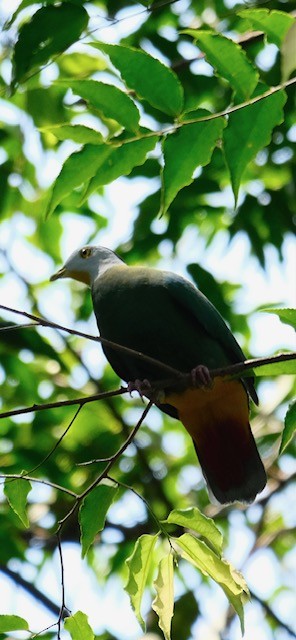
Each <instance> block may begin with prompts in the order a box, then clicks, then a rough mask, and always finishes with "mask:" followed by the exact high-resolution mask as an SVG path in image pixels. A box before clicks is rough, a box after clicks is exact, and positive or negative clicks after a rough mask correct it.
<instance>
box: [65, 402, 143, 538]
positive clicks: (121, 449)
mask: <svg viewBox="0 0 296 640" xmlns="http://www.w3.org/2000/svg"><path fill="white" fill-rule="evenodd" d="M152 405H153V401H152V400H150V401H149V403H148V404H147V406H146V407H145V409H144V411H143V413H142V415H141V417H140V419H139V420H138V422H137V424H136V426H135V427H134V428H133V430H132V431H131V433H130V434H129V436H128V438H127V439H126V440H125V442H124V443H123V444H122V445H121V447H119V449H118V450H117V451H116V453H114V455H113V456H112V457H111V458H110V460H109V461H108V464H107V465H106V467H105V469H103V471H101V473H100V474H99V475H98V476H97V477H96V478H95V480H94V481H93V482H92V483H91V484H90V485H89V486H88V487H87V488H86V489H85V490H84V491H83V492H82V493H81V494H80V495H79V496H77V498H76V500H75V503H74V505H73V507H71V509H70V511H68V513H67V514H66V515H65V516H64V518H63V519H62V520H60V521H59V526H58V530H57V533H59V532H60V531H61V529H62V526H63V525H64V523H65V522H66V521H67V520H68V518H70V516H71V515H72V513H74V511H75V510H76V509H77V507H78V505H79V504H80V503H81V501H82V500H83V499H84V498H85V497H86V496H87V495H88V494H89V493H90V492H91V491H92V489H94V488H95V487H96V486H97V485H98V484H99V483H100V482H101V480H103V478H106V477H107V476H108V474H109V471H110V469H111V468H112V466H113V465H114V463H115V462H116V460H118V458H120V456H121V454H122V453H123V452H124V451H125V450H126V449H127V447H128V446H129V444H131V442H132V441H133V440H134V438H135V436H136V434H137V433H138V431H139V429H140V426H141V424H142V422H143V421H144V420H145V418H146V416H147V413H148V412H149V411H150V409H151V407H152Z"/></svg>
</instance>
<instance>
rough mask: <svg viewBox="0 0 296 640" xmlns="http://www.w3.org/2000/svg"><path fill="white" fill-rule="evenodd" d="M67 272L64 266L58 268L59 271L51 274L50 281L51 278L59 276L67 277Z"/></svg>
mask: <svg viewBox="0 0 296 640" xmlns="http://www.w3.org/2000/svg"><path fill="white" fill-rule="evenodd" d="M69 275H70V274H69V272H68V270H67V269H66V268H65V267H62V268H61V269H59V271H57V272H56V273H54V274H53V276H51V277H50V278H49V280H50V282H52V281H53V280H58V279H59V278H67V277H69Z"/></svg>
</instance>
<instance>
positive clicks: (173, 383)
mask: <svg viewBox="0 0 296 640" xmlns="http://www.w3.org/2000/svg"><path fill="white" fill-rule="evenodd" d="M0 306H1V305H0ZM84 336H85V337H86V338H91V339H93V336H88V335H87V334H84ZM116 346H117V347H120V345H116ZM129 351H132V349H129ZM135 353H137V354H138V356H139V357H142V356H143V359H144V360H147V356H145V355H144V354H141V356H140V352H135ZM291 360H296V352H293V351H291V352H289V353H278V354H277V355H275V356H268V357H266V358H252V359H250V360H245V361H244V362H237V363H235V364H231V365H229V366H228V367H218V368H216V369H210V376H211V378H216V377H217V376H223V377H224V376H237V377H240V376H243V375H244V374H245V372H247V371H252V370H253V369H256V368H257V367H262V366H263V365H266V364H275V363H277V362H288V361H291ZM156 362H158V361H156ZM158 364H159V365H161V364H162V363H161V362H158ZM164 366H165V365H164ZM176 374H177V375H176V376H175V377H174V378H168V379H163V380H156V381H155V382H153V384H152V385H151V386H149V387H147V397H150V395H151V391H159V390H162V389H166V388H170V387H174V388H175V389H177V388H178V387H179V388H180V389H184V388H186V387H190V386H192V376H191V373H181V372H180V371H176ZM250 375H252V374H250ZM141 390H142V392H143V394H144V395H145V388H144V386H143V387H142V388H141ZM124 393H129V389H128V387H120V389H115V390H114V391H103V392H101V393H95V394H94V395H92V396H87V397H86V398H73V399H72V400H58V401H56V402H47V403H44V404H33V405H31V406H30V407H25V408H23V409H11V410H9V411H3V412H2V413H0V419H1V418H9V417H12V416H18V415H22V414H24V413H32V412H33V411H44V410H45V409H56V408H58V407H70V406H72V405H75V404H78V405H80V407H82V406H83V405H84V404H87V403H89V402H95V401H96V400H103V399H104V398H112V397H113V396H119V395H123V394H124Z"/></svg>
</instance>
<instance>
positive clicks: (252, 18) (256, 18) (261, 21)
mask: <svg viewBox="0 0 296 640" xmlns="http://www.w3.org/2000/svg"><path fill="white" fill-rule="evenodd" d="M238 15H239V16H240V17H241V18H245V19H247V20H248V22H249V23H250V24H251V26H252V28H253V29H260V31H264V33H266V35H267V38H268V40H269V41H270V42H274V43H275V44H276V45H277V46H278V47H280V46H281V44H282V42H283V40H284V38H285V36H286V35H287V32H288V31H289V29H290V27H291V25H292V24H293V22H294V18H293V16H291V15H289V13H285V12H284V11H276V10H271V11H270V10H269V9H244V10H243V11H238Z"/></svg>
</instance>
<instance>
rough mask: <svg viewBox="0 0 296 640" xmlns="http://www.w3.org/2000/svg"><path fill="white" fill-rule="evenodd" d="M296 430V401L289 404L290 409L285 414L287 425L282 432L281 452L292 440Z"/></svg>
mask: <svg viewBox="0 0 296 640" xmlns="http://www.w3.org/2000/svg"><path fill="white" fill-rule="evenodd" d="M295 430H296V401H295V402H292V403H291V404H290V405H289V408H288V411H287V413H286V415H285V426H284V430H283V433H282V441H281V446H280V451H279V453H280V454H281V453H283V451H284V450H285V449H286V447H287V446H288V444H289V442H291V440H292V438H293V436H294V433H295Z"/></svg>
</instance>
